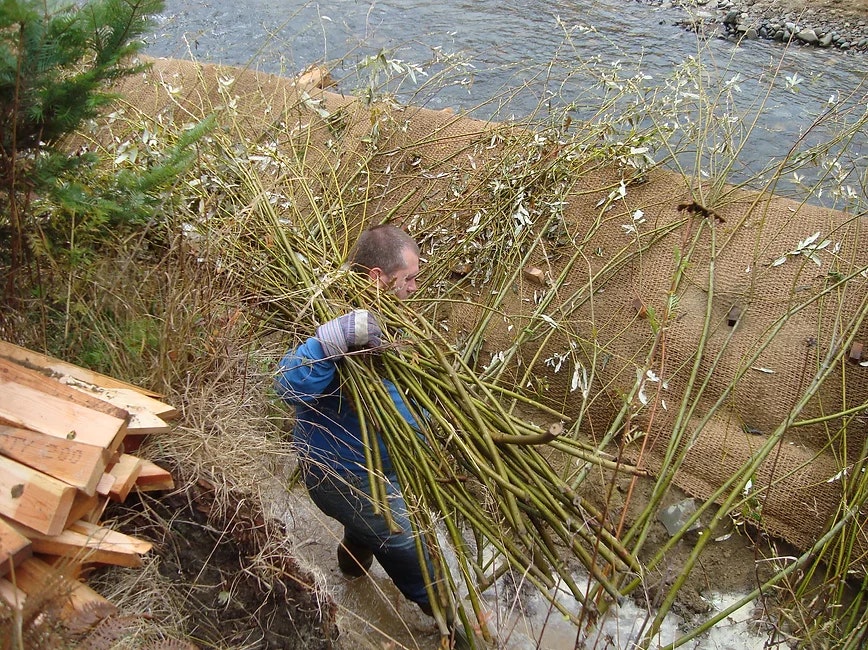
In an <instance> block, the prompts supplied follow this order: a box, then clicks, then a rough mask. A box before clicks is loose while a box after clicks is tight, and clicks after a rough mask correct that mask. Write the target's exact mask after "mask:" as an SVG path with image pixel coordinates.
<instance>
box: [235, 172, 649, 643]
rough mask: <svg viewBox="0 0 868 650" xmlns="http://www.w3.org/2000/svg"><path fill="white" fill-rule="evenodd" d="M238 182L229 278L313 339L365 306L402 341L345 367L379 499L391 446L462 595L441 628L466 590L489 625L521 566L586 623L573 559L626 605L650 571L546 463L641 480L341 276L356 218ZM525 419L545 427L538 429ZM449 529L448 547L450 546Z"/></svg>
mask: <svg viewBox="0 0 868 650" xmlns="http://www.w3.org/2000/svg"><path fill="white" fill-rule="evenodd" d="M235 171H236V173H238V174H239V175H240V177H241V181H240V183H239V185H240V186H242V187H246V188H248V192H247V193H245V195H246V196H247V197H248V200H249V202H248V203H246V204H245V203H244V199H243V198H240V197H239V198H238V200H239V201H241V202H242V203H241V205H242V206H243V207H242V209H243V210H244V217H243V219H237V220H235V221H234V223H235V224H237V225H238V227H240V228H242V230H243V231H244V232H243V233H242V235H241V236H238V233H237V232H235V233H233V234H232V236H231V240H232V243H231V245H226V244H225V243H224V244H223V245H221V250H223V251H225V252H226V253H227V254H229V255H230V258H227V259H226V260H225V262H226V263H227V266H229V267H230V268H232V269H233V270H234V272H236V273H243V274H245V276H246V277H245V281H246V282H248V284H249V285H250V286H253V287H255V290H256V292H257V296H256V297H257V300H259V301H262V302H267V303H268V304H269V309H268V310H267V311H268V313H269V315H270V316H269V317H270V318H271V325H272V326H273V327H275V328H277V329H278V330H281V331H284V332H286V331H291V332H297V333H298V335H299V336H309V335H310V334H311V333H312V332H313V330H314V328H315V326H316V325H317V324H318V323H322V322H325V321H326V320H329V319H331V318H334V317H336V316H339V315H340V314H342V313H345V312H346V311H348V310H350V309H352V308H356V307H364V308H367V309H370V310H372V311H373V312H374V313H376V314H377V316H378V318H379V320H380V323H381V325H382V326H383V328H384V330H385V332H386V335H387V338H390V341H389V342H388V343H387V344H386V345H385V346H384V348H385V349H382V350H379V351H378V352H379V354H375V355H371V354H361V355H352V354H351V355H349V356H348V357H347V358H346V359H345V362H344V363H342V364H341V365H340V372H341V375H342V379H343V382H344V387H343V390H344V393H345V394H346V395H347V396H348V398H349V399H351V400H352V401H353V402H354V404H355V408H356V409H357V410H358V411H359V412H360V413H364V414H365V417H363V418H361V419H362V422H363V427H364V431H363V435H364V436H365V437H366V439H367V440H369V442H368V444H367V448H368V450H369V453H370V455H369V457H368V459H367V460H368V468H369V472H370V477H371V487H372V493H373V494H374V496H375V500H377V501H378V503H379V505H380V506H381V508H382V512H383V513H384V515H385V516H387V517H388V516H389V509H388V507H386V505H385V490H384V487H383V484H382V476H383V472H382V466H381V459H380V458H379V457H378V455H377V450H378V445H377V444H375V443H374V442H373V441H374V437H375V436H380V437H381V438H382V440H383V441H384V443H385V445H386V447H387V449H388V450H389V454H390V457H391V460H392V464H393V466H394V467H395V470H396V472H397V474H398V477H399V480H400V481H401V484H402V488H403V491H404V496H405V499H406V501H407V503H408V505H409V506H410V516H411V520H412V521H413V523H414V526H415V527H416V528H417V530H419V531H423V532H424V533H425V534H424V535H422V536H420V539H424V540H425V541H427V543H428V550H429V555H430V556H431V557H432V560H433V561H434V563H435V567H436V570H437V572H438V574H439V580H438V584H440V585H448V587H449V588H447V589H435V588H432V593H431V595H432V597H433V598H432V602H433V603H435V611H438V612H440V614H441V615H440V617H439V618H440V622H441V624H444V621H445V617H444V616H443V615H442V614H443V613H445V612H446V611H448V609H451V608H455V607H457V608H458V610H459V615H460V616H461V617H462V618H466V614H465V612H464V610H463V606H462V605H461V602H460V601H459V600H458V599H457V598H456V597H455V596H456V594H459V593H461V592H465V593H466V594H467V597H468V599H469V600H470V603H471V606H472V608H473V610H474V614H475V617H476V619H477V621H479V622H483V621H484V619H485V616H484V613H483V612H482V609H481V604H480V601H479V593H480V592H481V591H482V590H484V589H485V588H486V587H487V586H489V585H491V584H492V583H493V582H494V580H496V579H497V577H499V576H500V575H502V574H503V573H504V572H506V571H508V570H509V569H511V568H512V569H515V570H517V571H518V572H520V573H521V574H524V575H525V576H526V579H527V580H529V581H530V582H531V583H532V584H534V585H536V586H537V587H538V588H539V589H540V591H541V593H543V594H549V596H550V598H551V600H552V603H553V605H554V606H555V607H557V608H558V609H560V611H561V612H562V613H563V615H564V616H566V617H570V618H573V617H574V616H575V613H574V612H573V611H570V610H569V609H567V608H565V607H564V605H563V604H562V603H560V602H558V601H557V600H556V599H555V598H554V596H555V592H556V590H555V589H554V587H555V586H556V585H565V586H566V587H567V589H568V590H569V591H570V592H571V594H572V595H573V596H574V597H575V598H576V599H577V600H579V601H581V602H584V601H585V595H586V592H585V591H583V588H582V587H581V586H580V585H579V584H577V582H576V580H575V578H574V574H575V571H576V569H577V567H576V566H575V565H574V564H573V565H571V564H570V563H569V562H568V561H567V559H566V558H570V557H571V558H578V560H579V562H580V563H581V564H582V565H584V568H585V570H587V572H588V573H589V574H590V575H591V576H592V577H593V579H594V580H595V581H596V582H597V583H599V585H601V587H602V588H603V589H604V590H605V591H606V592H607V593H608V594H609V595H610V596H611V597H612V598H616V597H617V595H618V594H617V590H616V589H615V587H614V586H613V584H612V582H611V576H612V575H613V572H614V573H616V574H617V573H624V572H628V573H631V574H632V573H635V572H638V571H639V566H638V562H637V561H636V559H635V557H634V556H633V555H632V554H631V553H630V552H629V551H628V550H627V549H625V548H624V546H623V545H622V544H621V543H620V542H619V541H618V540H617V539H616V536H615V535H614V533H613V531H612V530H610V529H609V528H608V527H607V525H606V523H605V517H604V516H603V515H602V513H600V512H598V511H597V510H596V509H595V508H594V507H593V506H592V505H591V504H589V503H588V502H587V501H586V500H585V499H583V498H582V497H580V496H579V495H578V494H577V493H576V491H575V489H574V486H572V485H571V484H570V483H569V482H568V481H566V480H565V479H564V478H563V477H562V476H560V475H559V474H558V472H557V471H555V469H554V468H553V467H552V466H551V465H550V463H549V461H548V460H547V457H546V451H550V450H551V449H554V448H556V449H557V451H558V452H559V453H560V454H566V455H567V456H572V457H573V458H575V459H576V461H577V463H579V464H587V463H591V464H597V465H600V466H603V467H606V468H608V469H613V470H619V471H624V472H633V473H639V470H637V469H635V468H632V467H629V466H624V465H618V464H616V463H615V462H613V461H611V460H609V459H607V458H604V457H602V456H600V455H599V454H598V453H597V452H596V451H595V450H594V449H593V448H589V447H585V446H583V445H582V444H581V443H580V442H578V441H577V440H575V439H574V438H572V437H569V436H565V435H562V433H563V432H564V431H565V430H566V429H565V427H564V424H565V423H566V422H567V420H568V418H567V417H566V416H565V415H563V414H562V413H559V412H558V411H556V410H554V409H552V408H550V407H546V406H544V405H542V404H540V403H538V402H536V401H534V400H533V399H530V398H528V397H526V396H523V395H522V394H520V393H519V392H516V391H515V390H514V389H511V388H508V387H506V386H505V385H503V384H501V383H499V382H498V381H497V380H496V379H494V380H483V379H482V378H480V376H479V375H478V374H477V373H476V372H475V371H474V370H472V369H471V368H470V367H469V365H468V364H467V363H466V361H465V360H464V359H463V358H462V355H461V354H459V353H458V352H457V351H456V350H454V349H452V348H451V347H450V346H449V345H448V344H447V343H446V341H445V339H444V338H443V337H442V336H441V335H440V334H439V331H438V329H437V327H436V325H435V324H433V323H432V322H430V321H429V320H428V319H427V318H426V317H425V316H423V315H421V314H420V313H416V312H415V311H413V310H412V306H413V303H412V302H411V303H400V302H398V301H397V300H395V299H394V298H393V297H392V296H390V295H382V294H379V293H378V292H376V291H375V290H373V289H372V287H371V285H370V283H369V281H367V280H366V279H364V278H360V277H359V276H357V275H355V274H353V273H351V272H350V271H348V270H346V269H345V268H341V267H340V266H339V264H340V262H341V261H342V259H343V257H344V256H345V254H346V249H347V241H348V240H349V238H350V237H349V235H348V234H347V233H348V232H349V230H350V227H349V224H348V223H347V217H346V215H345V213H344V212H342V211H341V210H324V209H319V210H313V211H312V214H311V215H307V214H305V215H304V216H303V217H301V216H300V218H299V220H298V222H295V223H292V224H287V223H286V221H285V219H284V218H282V217H281V215H279V214H278V212H277V210H276V209H275V207H274V205H273V204H272V202H271V201H269V200H267V196H268V193H267V192H266V191H265V190H264V189H263V188H262V187H261V185H260V179H259V178H258V177H257V175H256V173H255V171H253V170H251V168H250V167H249V166H245V165H243V164H239V165H238V166H237V168H236V170H235ZM236 196H238V194H236ZM251 196H252V197H253V198H249V197H251ZM224 209H225V206H224ZM241 224H243V225H241ZM302 323H303V324H304V325H301V324H302ZM390 333H391V334H392V335H391V336H390ZM382 378H388V379H390V380H391V381H392V382H394V384H395V385H396V386H398V387H399V389H400V390H401V391H402V392H403V393H404V395H405V398H406V401H407V404H408V406H409V407H410V409H411V411H412V412H413V413H414V416H415V420H416V422H417V423H419V426H420V429H419V430H417V429H416V428H414V427H413V426H412V425H411V424H410V423H408V422H407V421H406V420H405V419H404V418H403V417H402V416H401V414H400V412H399V411H398V410H397V408H396V407H395V404H394V402H393V400H392V399H391V397H390V396H389V393H388V392H387V390H386V388H385V387H384V385H383V383H382ZM524 413H532V414H533V417H534V418H537V419H540V420H542V421H543V422H544V424H536V423H533V422H531V421H530V420H529V417H526V416H524V415H523V414H524ZM463 523H466V524H467V525H466V526H465V525H462V524H463ZM444 528H445V531H446V535H445V537H446V543H447V545H446V546H442V545H441V544H442V543H441V541H440V536H438V535H437V534H436V532H437V531H438V530H443V529H444ZM468 531H469V532H468ZM469 533H472V534H473V535H475V536H476V539H475V540H474V543H473V544H472V546H473V547H474V548H471V545H470V543H469V542H468V541H467V539H466V535H467V534H469ZM447 546H448V548H447ZM419 550H420V553H421V552H422V549H421V547H420V549H419ZM450 557H455V558H456V560H457V564H458V567H459V572H460V579H457V578H456V577H455V576H453V575H452V574H451V572H450V571H449V569H448V567H447V558H450ZM495 562H497V563H498V564H497V566H495ZM459 582H463V588H462V587H461V585H460V584H459ZM584 589H587V587H584ZM483 627H484V625H483ZM483 634H484V635H487V632H486V631H485V630H483Z"/></svg>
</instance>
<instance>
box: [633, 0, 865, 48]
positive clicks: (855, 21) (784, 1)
mask: <svg viewBox="0 0 868 650" xmlns="http://www.w3.org/2000/svg"><path fill="white" fill-rule="evenodd" d="M639 1H640V2H643V3H644V4H651V5H654V6H658V7H660V8H661V9H667V8H673V7H681V8H683V9H684V10H685V12H686V13H687V15H686V16H685V18H684V19H682V20H680V21H678V24H680V25H681V26H682V27H684V28H685V29H688V30H690V31H695V32H698V33H702V34H706V35H708V36H718V37H722V38H730V39H764V40H772V41H777V42H780V43H789V44H792V45H796V46H805V47H818V48H835V49H838V50H843V51H851V52H859V53H861V52H866V51H868V0H639Z"/></svg>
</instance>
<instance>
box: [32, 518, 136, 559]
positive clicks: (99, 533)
mask: <svg viewBox="0 0 868 650" xmlns="http://www.w3.org/2000/svg"><path fill="white" fill-rule="evenodd" d="M17 532H18V533H19V534H21V535H22V536H25V537H27V538H29V539H30V542H31V543H32V545H33V551H34V552H36V553H44V554H46V555H56V556H58V557H69V558H75V559H76V560H78V561H80V562H94V563H99V564H114V565H116V566H125V567H139V566H141V565H142V558H141V556H142V555H144V554H145V553H147V552H148V551H150V550H151V548H152V546H153V545H152V544H151V543H150V542H146V541H144V540H141V539H137V538H135V537H131V536H130V535H125V534H124V533H121V532H120V531H116V530H112V529H110V528H106V527H103V526H99V525H97V524H93V523H90V522H87V521H77V522H75V523H74V524H72V525H71V526H70V527H69V528H67V529H66V530H64V531H62V532H61V533H60V534H59V535H43V534H42V533H39V532H37V531H34V530H28V529H26V528H23V527H17Z"/></svg>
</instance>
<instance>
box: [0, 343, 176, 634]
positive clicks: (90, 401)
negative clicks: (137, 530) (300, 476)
mask: <svg viewBox="0 0 868 650" xmlns="http://www.w3.org/2000/svg"><path fill="white" fill-rule="evenodd" d="M158 398H159V395H157V394H155V393H151V392H149V391H147V390H144V389H142V388H139V387H137V386H134V385H132V384H127V383H125V382H122V381H118V380H116V379H113V378H112V377H108V376H106V375H102V374H99V373H96V372H92V371H90V370H87V369H85V368H81V367H79V366H76V365H73V364H69V363H65V362H63V361H60V360H58V359H55V358H52V357H48V356H45V355H42V354H39V353H37V352H33V351H31V350H27V349H25V348H21V347H19V346H17V345H13V344H11V343H7V342H4V341H0V599H3V600H5V601H6V602H7V603H8V604H9V605H10V606H11V607H17V608H20V607H22V606H23V605H24V602H25V600H26V599H27V598H28V596H29V595H30V594H35V593H38V592H39V591H40V590H44V589H45V588H46V586H47V585H49V584H52V583H53V584H55V585H56V586H58V587H59V588H61V589H63V590H64V591H63V592H62V593H65V594H68V597H67V598H66V599H65V601H64V608H63V611H62V615H63V616H64V618H65V620H66V622H67V624H68V625H69V626H70V627H71V628H73V629H77V630H82V631H83V630H86V629H87V628H88V627H89V626H91V625H93V624H95V623H97V622H98V621H99V620H100V619H102V618H104V617H105V616H107V615H109V614H111V613H113V612H114V610H115V608H114V606H113V605H112V604H111V603H110V602H108V601H107V600H106V599H104V598H103V597H102V596H100V595H99V594H98V593H96V592H95V591H93V590H92V589H90V588H89V587H88V586H87V585H86V584H84V583H83V582H82V581H81V580H80V578H79V575H77V574H78V573H79V571H80V569H81V567H82V566H83V565H87V564H113V565H117V566H125V567H136V566H140V565H141V562H142V556H143V555H145V554H146V553H148V551H149V550H150V549H151V544H150V543H148V542H145V541H143V540H139V539H136V538H135V537H131V536H129V535H125V534H124V533H121V532H119V531H116V530H112V529H111V528H110V527H109V526H107V525H103V524H101V523H100V520H101V519H102V515H103V511H104V509H105V507H106V505H107V504H108V502H109V501H110V500H114V501H118V502H122V501H124V500H125V499H126V498H127V496H128V495H129V493H130V492H131V491H132V490H139V491H152V490H166V489H171V488H173V487H174V485H173V481H172V476H171V474H169V472H168V471H166V470H164V469H162V468H161V467H159V466H157V465H156V464H154V463H152V462H150V461H147V460H145V459H143V458H138V457H137V456H135V455H134V453H133V452H135V451H136V450H137V449H138V447H139V445H140V444H141V441H142V438H144V436H146V435H155V434H161V433H168V432H169V431H170V427H169V425H168V424H167V421H170V420H172V419H173V418H175V417H177V416H178V412H177V411H176V410H175V409H174V408H172V407H171V406H169V405H167V404H165V403H163V402H161V401H159V399H158ZM70 560H72V561H70ZM74 574H75V575H74Z"/></svg>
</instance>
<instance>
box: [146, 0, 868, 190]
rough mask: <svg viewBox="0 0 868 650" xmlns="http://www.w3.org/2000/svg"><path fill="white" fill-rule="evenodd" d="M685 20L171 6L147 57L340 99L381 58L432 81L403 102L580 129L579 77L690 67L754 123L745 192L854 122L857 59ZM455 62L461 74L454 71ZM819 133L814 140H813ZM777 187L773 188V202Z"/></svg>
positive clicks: (864, 73) (426, 7)
mask: <svg viewBox="0 0 868 650" xmlns="http://www.w3.org/2000/svg"><path fill="white" fill-rule="evenodd" d="M687 17H689V14H688V13H687V12H686V11H685V10H682V9H679V8H671V9H660V8H655V7H652V6H649V5H645V4H641V3H639V2H635V1H634V0H593V1H589V0H583V1H581V0H580V1H576V2H565V1H562V0H561V1H556V0H475V1H470V0H438V1H437V2H431V1H430V0H403V1H399V0H387V1H380V2H371V1H369V0H367V1H360V0H330V1H326V2H307V3H301V2H293V1H291V0H247V1H246V2H243V3H241V2H229V1H227V0H168V1H167V2H166V10H165V13H164V14H163V15H162V16H161V17H160V19H159V24H158V29H157V31H156V33H155V34H154V35H153V37H152V38H150V39H149V41H148V46H147V48H146V53H148V54H150V55H153V56H167V57H177V58H190V57H194V58H196V59H198V60H201V61H207V62H216V63H225V64H231V65H250V66H252V67H254V68H256V69H259V70H263V71H266V72H272V73H278V74H288V75H291V74H296V73H298V72H299V71H301V70H302V69H304V68H305V67H307V66H308V65H310V64H313V63H317V62H323V61H325V62H327V63H328V64H329V66H330V67H332V68H333V76H334V77H336V78H337V79H338V80H339V81H340V87H341V90H344V91H350V90H353V88H355V87H358V83H359V82H361V77H359V76H358V74H359V72H358V70H359V63H360V62H361V61H362V60H363V59H364V57H366V56H369V55H373V54H376V53H377V52H379V51H381V50H386V51H388V52H389V55H388V56H389V58H392V59H396V60H399V61H402V62H404V63H405V64H410V63H412V64H416V65H419V66H420V67H421V68H422V69H423V71H424V72H427V73H429V74H430V75H431V76H434V75H435V74H437V73H438V72H439V73H440V75H441V77H440V79H441V81H439V82H438V83H433V82H432V81H431V77H430V76H429V77H424V76H423V74H422V73H419V74H418V75H416V80H417V82H418V84H417V85H416V88H412V89H411V88H408V85H407V84H406V83H405V84H404V85H403V86H402V87H401V90H402V91H404V93H405V95H404V97H405V98H407V99H409V100H411V101H413V103H415V104H424V105H427V106H429V107H431V108H444V107H451V108H453V109H456V110H461V111H466V112H469V113H471V114H473V115H474V116H476V117H480V118H485V119H488V118H494V119H498V120H502V119H511V118H512V117H516V118H523V117H526V116H528V115H530V114H534V115H536V116H539V115H540V113H539V111H540V108H542V109H543V111H544V110H546V109H547V107H548V106H549V105H551V106H554V107H557V106H564V105H567V104H574V105H575V106H576V107H577V111H578V112H579V117H583V115H581V112H582V107H583V106H584V108H585V110H587V111H588V112H589V113H592V112H593V111H594V109H595V106H594V104H595V99H596V95H594V93H592V92H589V87H590V86H591V84H592V82H593V80H592V79H591V78H590V77H589V76H588V73H589V72H590V73H591V74H599V72H600V71H601V70H603V69H604V68H605V67H606V66H607V65H613V66H614V65H617V67H618V68H619V69H620V70H621V72H620V74H621V75H622V76H630V74H632V73H631V72H629V71H633V72H641V74H642V75H643V76H646V77H650V79H646V80H645V81H644V84H645V85H646V86H647V87H650V88H654V87H655V84H659V85H660V86H662V84H663V79H664V78H665V77H666V76H667V75H668V74H669V73H670V72H671V71H672V70H673V69H674V68H675V67H676V66H678V65H680V64H681V63H682V62H684V61H685V60H688V59H689V58H690V57H694V58H699V59H700V60H702V61H703V62H704V63H705V65H706V67H707V71H708V72H709V74H710V75H711V76H710V86H709V87H710V88H714V87H715V86H716V85H718V86H719V85H722V84H724V83H725V82H726V81H728V80H729V81H731V80H733V79H736V80H737V86H738V88H740V92H739V93H738V94H737V95H736V96H735V102H736V103H735V111H736V112H739V113H741V114H743V115H746V116H747V117H745V118H744V119H743V122H744V123H745V124H748V123H751V122H753V120H754V118H755V117H756V127H755V128H754V129H753V130H752V132H751V134H750V137H749V139H748V143H747V145H746V146H745V147H744V149H743V151H742V152H741V153H740V154H739V156H738V160H739V164H738V165H737V166H736V169H735V172H734V174H733V176H732V180H734V181H750V180H752V179H754V180H755V179H756V177H758V176H759V175H760V174H761V172H762V170H763V168H764V167H766V166H768V165H769V163H773V162H774V161H776V160H779V159H780V157H781V156H783V155H785V154H786V152H787V151H788V150H789V149H790V147H791V146H792V145H793V144H794V143H796V141H797V140H798V139H799V138H800V137H801V136H802V135H803V134H804V133H805V131H806V130H808V129H809V127H810V126H811V124H812V122H813V121H814V119H815V118H816V116H817V115H819V114H820V113H822V112H823V111H825V110H827V109H828V108H829V106H830V100H832V101H840V102H841V103H840V104H839V106H844V105H846V106H848V107H850V108H851V112H850V113H849V115H850V118H849V119H853V116H854V115H864V113H865V109H866V103H868V83H866V81H868V66H866V58H865V57H864V56H862V55H859V54H854V53H844V52H841V51H838V50H834V49H826V50H823V49H818V48H803V47H795V46H794V47H790V48H784V47H783V46H782V45H780V44H776V43H771V42H769V41H759V40H755V41H744V42H743V43H742V44H741V45H739V46H736V45H735V44H734V43H733V42H731V41H726V40H722V39H717V38H709V39H701V38H698V37H697V36H696V35H694V34H692V33H690V32H687V31H686V30H685V29H683V28H682V27H680V26H678V25H677V22H678V21H679V20H684V19H685V18H687ZM459 58H460V59H461V60H463V61H466V62H469V63H470V64H471V65H472V67H470V66H467V67H463V68H462V67H459V66H456V65H454V62H455V61H456V60H458V59H459ZM589 61H595V62H596V63H595V64H594V65H593V66H589V65H588V62H589ZM450 62H451V63H450ZM775 71H777V72H775ZM773 80H774V84H775V86H774V89H773V90H772V91H771V93H770V94H769V95H768V99H767V100H762V98H763V97H764V96H765V94H766V92H767V90H768V88H769V85H770V84H771V83H772V82H773ZM426 82H427V85H424V84H426ZM362 83H363V82H362ZM411 85H412V84H411ZM842 100H843V101H842ZM760 104H761V109H760V108H759V106H760ZM853 107H855V108H853ZM828 134H829V131H828V129H827V128H823V129H819V130H816V132H815V133H814V134H813V135H812V136H811V137H812V138H813V141H817V140H822V139H823V138H826V137H829V136H828ZM866 142H868V136H866V129H865V128H864V127H863V129H862V130H861V132H860V133H857V135H856V137H855V138H854V139H853V140H852V141H851V142H850V144H849V146H848V151H847V153H846V155H845V157H844V158H843V159H842V160H841V169H840V170H839V176H840V179H839V180H841V182H844V183H847V184H851V186H852V187H855V188H857V190H859V188H861V192H864V188H865V186H866V183H868V180H866V169H868V144H866ZM842 174H843V175H842ZM808 175H809V176H811V172H810V170H809V171H808ZM787 189H788V188H787V185H786V184H783V185H779V186H778V187H777V190H776V191H779V192H784V193H786V192H787ZM839 207H840V206H839Z"/></svg>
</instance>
